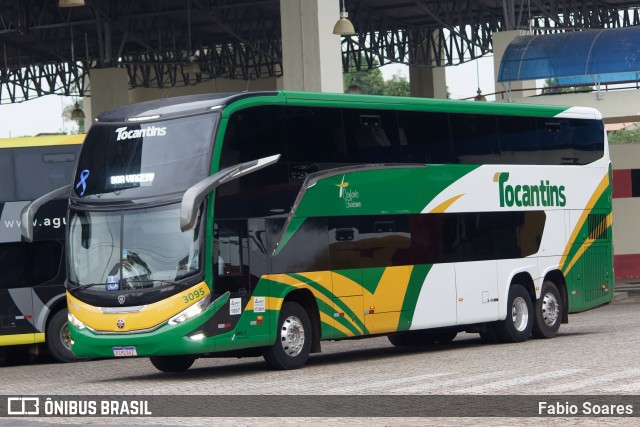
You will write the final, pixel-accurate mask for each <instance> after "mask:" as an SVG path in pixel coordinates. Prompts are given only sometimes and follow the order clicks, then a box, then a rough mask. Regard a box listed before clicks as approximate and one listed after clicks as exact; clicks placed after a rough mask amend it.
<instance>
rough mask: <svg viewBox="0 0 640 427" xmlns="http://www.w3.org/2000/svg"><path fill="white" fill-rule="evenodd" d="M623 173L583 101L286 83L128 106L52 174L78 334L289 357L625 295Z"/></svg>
mask: <svg viewBox="0 0 640 427" xmlns="http://www.w3.org/2000/svg"><path fill="white" fill-rule="evenodd" d="M610 182H611V168H610V161H609V155H608V151H607V142H606V135H605V131H604V124H603V121H602V117H601V115H600V114H599V113H598V112H597V111H595V110H593V109H587V108H561V107H551V106H549V107H545V106H531V105H526V106H525V105H514V104H500V103H478V102H475V103H474V102H466V101H447V100H433V99H410V98H396V97H375V96H364V95H343V94H312V93H297V92H286V91H285V92H262V93H241V94H217V95H201V96H191V97H182V98H175V99H166V100H161V101H153V102H148V103H141V104H136V105H129V106H125V107H121V108H117V109H114V110H111V111H109V112H106V113H103V114H101V115H100V116H99V117H98V120H97V122H96V123H95V124H94V125H93V126H92V128H91V130H90V132H89V134H88V135H87V137H86V140H85V143H84V146H83V148H82V152H81V154H80V158H79V162H78V167H77V171H76V174H75V179H74V181H73V183H72V184H71V185H70V186H68V187H66V188H64V189H61V190H59V191H58V192H55V193H54V194H53V195H54V196H55V195H60V194H67V192H69V193H68V194H69V214H68V234H67V254H68V258H67V269H68V279H67V298H68V307H69V313H70V315H69V321H70V322H69V323H70V331H71V337H72V339H73V347H72V348H73V351H74V353H75V354H77V355H78V356H82V357H114V356H115V357H120V356H123V357H124V356H148V357H150V358H151V361H152V363H153V364H154V366H156V367H157V368H158V369H160V370H161V371H179V370H184V369H188V368H189V367H190V366H191V364H192V363H193V361H194V360H195V359H196V358H198V357H207V356H216V355H218V356H219V355H235V356H259V355H263V356H264V357H265V359H266V360H267V362H268V363H269V364H271V365H272V366H274V367H275V368H278V369H291V368H298V367H301V366H302V365H303V364H304V363H305V362H306V360H307V358H308V356H309V354H310V353H313V352H319V351H320V347H321V342H322V341H323V340H342V339H346V338H351V337H363V336H380V335H388V336H389V339H390V341H391V343H393V344H394V345H424V344H430V343H434V342H448V341H451V340H452V339H454V337H455V336H456V334H457V333H458V332H460V331H467V332H475V333H479V334H480V335H481V336H482V338H483V339H484V340H486V341H499V342H519V341H525V340H527V339H528V338H529V337H530V336H531V335H534V336H537V337H545V338H550V337H553V336H554V335H556V333H557V332H558V328H559V327H560V324H561V323H566V322H567V321H568V314H569V313H572V312H579V311H583V310H586V309H589V308H592V307H595V306H598V305H601V304H604V303H607V302H609V301H611V298H612V296H613V284H614V282H613V274H612V273H613V271H612V270H613V268H612V250H611V185H610ZM45 199H46V198H45ZM37 205H38V203H35V204H34V205H32V206H31V207H30V208H29V209H26V210H25V211H24V212H23V216H24V219H23V221H22V223H23V224H30V222H29V220H28V219H29V216H30V215H33V214H34V212H35V210H36V209H37ZM24 232H25V233H26V234H28V230H25V231H24Z"/></svg>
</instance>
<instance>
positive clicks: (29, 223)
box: [20, 185, 71, 242]
mask: <svg viewBox="0 0 640 427" xmlns="http://www.w3.org/2000/svg"><path fill="white" fill-rule="evenodd" d="M70 191H71V185H65V186H64V187H60V188H58V189H57V190H53V191H51V192H50V193H47V194H45V195H44V196H42V197H39V198H37V199H36V200H34V201H33V202H31V203H29V204H28V205H27V206H25V207H24V208H22V212H21V213H20V233H22V237H24V240H26V241H27V242H33V220H34V218H35V217H36V213H37V212H38V209H40V208H41V207H42V205H44V204H45V203H47V202H50V201H51V200H55V199H58V198H60V197H62V196H67V197H69V192H70Z"/></svg>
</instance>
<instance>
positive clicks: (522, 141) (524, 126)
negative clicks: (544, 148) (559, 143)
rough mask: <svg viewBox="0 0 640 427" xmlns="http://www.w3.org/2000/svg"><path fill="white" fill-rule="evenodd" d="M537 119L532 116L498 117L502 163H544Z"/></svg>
mask: <svg viewBox="0 0 640 427" xmlns="http://www.w3.org/2000/svg"><path fill="white" fill-rule="evenodd" d="M537 126H538V125H537V119H535V118H531V117H511V116H500V117H498V127H499V128H500V143H501V144H500V146H501V151H502V156H501V157H502V163H510V164H518V165H521V164H543V163H544V162H543V161H542V159H541V156H540V136H539V134H538V127H537Z"/></svg>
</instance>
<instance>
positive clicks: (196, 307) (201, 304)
mask: <svg viewBox="0 0 640 427" xmlns="http://www.w3.org/2000/svg"><path fill="white" fill-rule="evenodd" d="M209 302H211V294H209V295H207V296H206V297H204V298H202V299H201V300H200V301H198V302H197V303H195V304H193V305H192V306H191V307H189V308H187V309H186V310H184V311H181V312H180V313H178V314H176V315H175V316H173V317H172V318H171V319H169V324H170V325H177V324H178V323H182V322H184V321H186V320H189V319H191V318H192V317H196V316H197V315H198V314H200V313H202V312H203V311H205V310H206V308H207V307H209Z"/></svg>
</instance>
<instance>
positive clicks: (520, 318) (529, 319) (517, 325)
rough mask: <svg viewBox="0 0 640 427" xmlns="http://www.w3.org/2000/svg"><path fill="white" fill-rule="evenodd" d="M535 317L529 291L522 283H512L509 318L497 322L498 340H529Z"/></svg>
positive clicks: (508, 309)
mask: <svg viewBox="0 0 640 427" xmlns="http://www.w3.org/2000/svg"><path fill="white" fill-rule="evenodd" d="M533 317H534V316H533V306H532V304H531V296H530V295H529V292H527V290H526V289H525V288H524V286H522V285H519V284H513V285H511V289H509V297H508V299H507V318H506V319H504V320H503V321H500V322H497V323H496V324H495V333H496V336H497V337H498V340H499V341H500V342H503V343H515V342H523V341H526V340H528V339H529V335H531V329H532V327H533Z"/></svg>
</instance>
